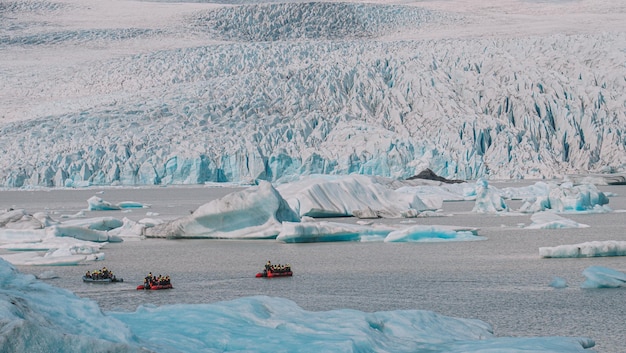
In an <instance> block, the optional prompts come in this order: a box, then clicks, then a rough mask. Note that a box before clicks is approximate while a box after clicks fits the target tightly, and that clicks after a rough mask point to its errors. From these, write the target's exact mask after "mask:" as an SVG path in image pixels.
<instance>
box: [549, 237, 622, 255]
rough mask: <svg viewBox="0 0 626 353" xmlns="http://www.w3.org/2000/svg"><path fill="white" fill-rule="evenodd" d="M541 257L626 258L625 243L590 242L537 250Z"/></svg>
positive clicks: (613, 241)
mask: <svg viewBox="0 0 626 353" xmlns="http://www.w3.org/2000/svg"><path fill="white" fill-rule="evenodd" d="M539 255H541V257H548V258H550V257H558V258H563V257H601V256H626V241H615V240H608V241H592V242H587V243H580V244H574V245H559V246H555V247H541V248H539Z"/></svg>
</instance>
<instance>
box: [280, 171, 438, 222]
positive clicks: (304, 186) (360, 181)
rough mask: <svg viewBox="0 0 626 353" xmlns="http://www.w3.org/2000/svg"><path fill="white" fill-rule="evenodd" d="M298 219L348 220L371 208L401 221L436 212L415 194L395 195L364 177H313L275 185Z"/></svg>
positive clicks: (433, 206)
mask: <svg viewBox="0 0 626 353" xmlns="http://www.w3.org/2000/svg"><path fill="white" fill-rule="evenodd" d="M277 190H278V191H279V192H280V194H281V195H283V197H284V198H285V200H287V202H288V203H289V205H290V206H291V208H292V209H293V210H294V211H295V212H296V213H298V215H300V217H303V216H308V217H315V218H320V217H347V216H353V215H354V212H355V211H357V212H359V211H362V210H366V209H371V210H373V211H375V212H376V214H377V215H378V216H379V217H383V218H400V217H402V216H403V214H404V213H405V212H407V211H409V210H416V211H426V210H433V209H438V208H440V207H441V202H437V204H436V205H430V206H428V205H426V204H425V203H424V202H423V201H422V200H421V199H420V198H419V196H417V195H416V194H414V193H404V192H397V191H395V190H393V189H390V188H387V187H385V186H384V185H382V184H380V183H378V182H376V180H375V179H374V178H371V177H368V176H363V175H350V176H323V175H314V176H309V177H303V178H301V179H300V180H297V181H292V182H289V183H285V184H281V185H279V186H277Z"/></svg>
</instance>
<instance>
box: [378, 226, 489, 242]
mask: <svg viewBox="0 0 626 353" xmlns="http://www.w3.org/2000/svg"><path fill="white" fill-rule="evenodd" d="M477 232H478V230H477V229H476V228H460V227H449V226H425V225H416V226H412V227H409V228H406V229H402V230H396V231H393V232H391V233H389V234H388V235H387V237H385V242H414V241H422V242H426V241H430V242H433V241H451V240H457V241H458V240H484V239H485V238H484V237H479V236H477Z"/></svg>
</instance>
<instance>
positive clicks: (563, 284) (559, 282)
mask: <svg viewBox="0 0 626 353" xmlns="http://www.w3.org/2000/svg"><path fill="white" fill-rule="evenodd" d="M550 287H552V288H567V281H566V280H565V279H563V278H561V277H554V278H553V279H552V282H550Z"/></svg>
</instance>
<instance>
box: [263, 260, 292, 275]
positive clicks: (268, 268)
mask: <svg viewBox="0 0 626 353" xmlns="http://www.w3.org/2000/svg"><path fill="white" fill-rule="evenodd" d="M263 272H264V273H265V274H267V273H268V272H272V273H285V272H291V265H289V264H286V265H281V264H277V265H274V264H272V262H271V261H267V263H266V264H265V269H264V270H263Z"/></svg>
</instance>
